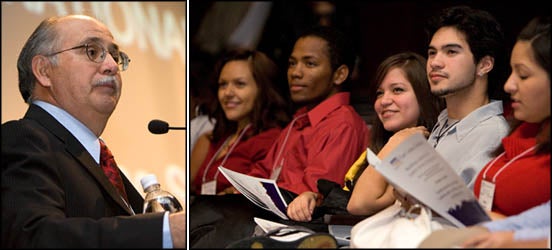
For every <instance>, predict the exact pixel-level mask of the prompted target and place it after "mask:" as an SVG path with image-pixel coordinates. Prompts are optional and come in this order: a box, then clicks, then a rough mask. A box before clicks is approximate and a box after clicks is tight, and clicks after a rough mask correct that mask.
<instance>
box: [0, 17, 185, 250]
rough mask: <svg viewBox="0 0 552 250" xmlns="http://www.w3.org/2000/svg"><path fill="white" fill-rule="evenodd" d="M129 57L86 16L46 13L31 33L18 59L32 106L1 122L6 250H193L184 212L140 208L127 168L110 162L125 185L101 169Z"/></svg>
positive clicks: (26, 98) (140, 200) (25, 97)
mask: <svg viewBox="0 0 552 250" xmlns="http://www.w3.org/2000/svg"><path fill="white" fill-rule="evenodd" d="M129 62H130V59H129V57H128V56H127V55H126V54H125V53H124V52H122V51H120V50H119V45H117V44H116V43H115V42H114V39H113V35H112V34H111V32H110V31H109V30H108V28H107V27H106V26H105V25H104V24H102V23H101V22H99V21H97V20H96V19H94V18H91V17H88V16H83V15H70V16H63V17H52V18H48V19H46V20H44V21H42V22H41V23H40V25H39V26H38V27H37V28H36V29H35V31H34V32H33V33H32V34H31V36H30V37H29V39H28V40H27V42H26V43H25V45H24V46H23V49H22V50H21V53H20V55H19V59H18V62H17V69H18V71H19V90H20V92H21V95H22V96H23V100H24V101H25V102H26V103H28V104H29V108H28V110H27V112H26V114H25V116H24V117H23V118H22V119H20V120H17V121H8V122H6V123H4V124H2V181H1V183H2V184H1V185H2V243H1V244H2V247H5V248H27V247H39V248H42V247H44V248H122V247H125V248H142V247H150V248H161V247H164V248H171V247H176V248H184V247H186V244H185V238H186V231H185V230H186V224H185V218H186V217H185V213H184V212H178V213H172V214H169V213H168V212H165V213H149V214H141V211H142V208H143V204H144V199H143V198H142V196H141V194H140V193H139V192H138V191H137V190H136V189H135V188H134V186H133V185H132V183H131V182H130V181H129V180H128V178H127V177H126V176H125V175H124V173H122V172H121V171H120V170H119V169H118V168H117V167H116V166H114V165H111V166H112V167H114V168H113V169H112V170H113V172H112V173H111V174H112V175H113V176H115V177H116V178H118V180H119V183H120V186H119V187H120V189H119V188H116V186H115V185H114V184H112V182H110V179H111V176H110V177H108V176H106V174H104V171H102V168H103V165H104V164H100V162H103V161H104V160H103V158H104V153H103V152H105V150H104V149H105V146H103V145H102V147H101V146H100V145H101V144H103V139H101V138H100V135H101V134H102V132H103V131H104V129H105V126H106V124H107V122H108V119H109V117H110V116H111V114H112V112H113V110H114V109H115V107H116V106H117V103H118V101H119V97H120V95H121V88H122V80H121V71H124V70H126V69H127V67H128V66H129ZM100 152H102V153H100ZM100 159H102V160H101V161H100Z"/></svg>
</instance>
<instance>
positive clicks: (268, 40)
mask: <svg viewBox="0 0 552 250" xmlns="http://www.w3.org/2000/svg"><path fill="white" fill-rule="evenodd" d="M329 2H331V3H333V4H334V5H335V7H336V8H335V13H334V14H333V16H332V20H333V24H334V25H335V26H337V27H339V28H340V29H341V30H342V31H344V32H346V33H347V34H348V35H349V36H350V37H351V39H352V41H353V42H354V46H355V48H356V49H357V52H358V55H359V59H360V61H359V65H358V66H359V67H358V71H357V73H358V75H357V76H356V77H355V78H354V81H353V83H352V84H353V86H352V88H353V90H352V91H351V93H352V100H351V101H352V104H353V106H354V107H355V108H356V110H357V111H358V112H359V113H360V114H361V115H362V116H363V117H364V118H365V120H366V121H367V122H370V121H371V119H372V118H373V109H372V101H371V100H368V99H367V98H366V97H367V96H368V91H369V85H370V83H371V81H372V76H373V74H374V72H375V70H376V68H377V66H378V64H379V63H380V62H381V61H382V60H383V59H385V58H386V57H388V56H390V55H392V54H395V53H398V52H403V51H407V50H409V51H414V52H417V53H420V54H421V55H423V56H426V54H427V44H428V39H427V37H426V34H425V31H424V26H425V22H426V20H427V19H428V18H429V17H430V16H432V15H435V14H436V13H438V12H439V11H440V10H441V9H443V8H446V7H449V6H453V5H460V4H464V5H468V6H471V7H474V8H479V9H483V10H486V11H489V12H490V13H491V14H493V15H494V16H495V18H496V19H497V20H498V21H499V22H500V24H501V25H502V28H503V30H504V33H505V38H506V42H507V44H506V45H507V48H508V50H509V51H511V48H512V47H513V44H514V43H515V38H516V36H517V34H518V32H519V31H520V30H521V29H522V28H523V26H524V25H525V24H527V22H528V21H529V20H530V19H531V18H532V17H534V16H536V15H543V14H547V15H549V11H548V8H546V7H544V3H543V1H542V0H541V1H540V2H541V3H537V1H532V0H526V1H508V2H505V1H489V0H487V1H485V0H479V1H450V0H447V1H421V0H419V1H405V0H401V1H399V0H391V1H381V0H379V1H329ZM212 3H213V1H205V0H190V1H189V6H188V8H189V11H188V15H189V17H188V18H189V19H188V25H189V35H190V37H189V38H190V39H189V41H190V49H189V56H190V59H189V60H190V61H189V69H190V71H189V72H190V78H189V84H190V89H191V90H192V92H194V91H196V90H198V89H200V87H202V86H207V84H208V83H209V82H210V81H212V79H210V78H209V77H210V74H211V73H212V64H213V62H214V60H215V59H216V56H217V55H210V54H208V53H204V52H202V51H201V50H200V49H198V47H197V44H194V42H193V38H194V35H195V34H196V32H197V30H198V27H199V25H200V23H201V20H202V18H203V16H204V14H205V12H206V11H207V10H208V9H209V8H210V6H211V4H212ZM309 6H310V5H309V1H274V2H273V6H272V9H271V14H270V16H269V17H268V20H267V21H266V23H265V27H264V30H263V35H262V37H261V40H260V42H259V44H258V47H257V49H258V50H261V51H263V52H265V53H267V54H268V55H269V56H270V57H272V58H273V59H274V60H275V61H276V62H277V63H278V64H279V66H280V69H281V70H282V81H281V85H282V86H281V89H282V91H284V92H287V81H286V78H285V70H286V68H287V57H288V55H289V51H290V49H291V46H293V42H294V41H295V40H294V39H295V35H297V34H298V33H300V32H301V31H302V30H304V29H306V28H307V27H309V26H310V25H311V24H313V23H315V22H317V20H318V17H317V16H316V15H314V14H313V13H312V10H311V9H310V7H309ZM228 11H232V10H228ZM508 58H509V56H508ZM192 94H194V93H192Z"/></svg>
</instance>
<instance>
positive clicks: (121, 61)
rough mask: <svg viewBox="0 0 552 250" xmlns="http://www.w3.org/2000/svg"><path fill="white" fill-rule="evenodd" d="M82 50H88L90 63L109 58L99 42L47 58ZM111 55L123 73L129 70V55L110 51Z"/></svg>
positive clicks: (55, 53) (52, 54)
mask: <svg viewBox="0 0 552 250" xmlns="http://www.w3.org/2000/svg"><path fill="white" fill-rule="evenodd" d="M80 48H85V49H86V55H87V56H88V59H90V61H93V62H96V63H101V62H103V61H104V60H105V57H106V56H107V52H108V51H107V50H106V49H105V47H104V46H102V45H101V44H99V43H97V42H90V43H86V44H83V45H79V46H76V47H73V48H69V49H64V50H61V51H58V52H54V53H51V54H48V55H47V56H54V55H57V54H59V53H62V52H65V51H69V50H74V49H80ZM109 54H110V55H111V57H113V60H115V62H117V64H118V65H119V69H120V70H121V71H125V70H126V69H127V68H128V64H129V63H130V58H129V57H128V55H127V54H126V53H125V52H122V51H119V50H116V51H109Z"/></svg>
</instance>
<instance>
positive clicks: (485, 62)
mask: <svg viewBox="0 0 552 250" xmlns="http://www.w3.org/2000/svg"><path fill="white" fill-rule="evenodd" d="M493 67H494V58H493V57H491V56H484V57H483V58H481V60H480V61H479V64H477V75H478V76H483V75H485V74H487V73H489V72H490V71H491V70H492V69H493Z"/></svg>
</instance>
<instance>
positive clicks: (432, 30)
mask: <svg viewBox="0 0 552 250" xmlns="http://www.w3.org/2000/svg"><path fill="white" fill-rule="evenodd" d="M427 31H428V34H429V36H430V42H429V46H428V50H427V55H428V60H427V76H428V80H429V83H430V86H431V92H432V93H433V94H434V95H436V96H439V97H442V98H444V99H445V102H446V105H447V108H446V109H445V110H443V111H442V112H441V114H439V118H438V121H437V124H436V125H435V126H434V127H433V129H432V130H431V134H430V136H429V138H428V141H429V143H431V144H432V145H434V147H435V149H436V150H437V151H438V152H439V153H440V154H441V155H442V156H443V157H444V158H445V159H447V161H448V162H449V163H450V164H451V166H452V167H453V168H454V170H455V171H456V172H457V173H458V174H459V175H460V176H461V177H462V178H463V179H464V181H465V183H466V185H467V186H468V187H469V188H470V189H473V184H474V181H475V177H476V176H477V174H478V173H479V171H480V170H481V168H483V166H484V165H485V164H486V163H487V162H489V160H491V159H492V157H493V156H492V154H491V153H492V151H493V150H494V149H496V147H498V145H499V144H500V140H501V139H502V138H503V137H504V136H506V134H507V133H508V130H509V125H508V123H507V121H506V120H505V118H504V116H503V103H502V101H501V99H505V96H506V94H505V93H503V92H501V88H500V87H501V86H502V83H503V82H504V79H505V76H506V75H504V79H503V77H502V75H503V74H505V72H506V71H505V70H506V69H505V68H506V63H507V58H506V55H507V53H506V49H505V43H504V35H503V33H502V30H501V28H500V24H499V23H498V22H497V21H496V20H495V18H494V17H493V16H492V15H491V14H490V13H488V12H486V11H483V10H478V9H472V8H470V7H467V6H454V7H450V8H447V9H444V10H443V11H442V12H441V13H440V14H439V15H437V16H435V17H434V18H432V19H430V20H429V24H428V27H427ZM503 65H504V66H503ZM503 96H504V97H503Z"/></svg>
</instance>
